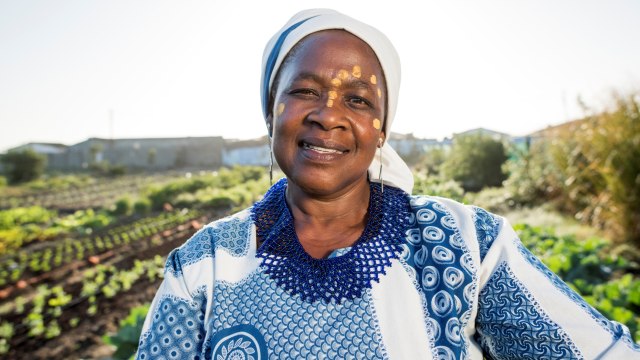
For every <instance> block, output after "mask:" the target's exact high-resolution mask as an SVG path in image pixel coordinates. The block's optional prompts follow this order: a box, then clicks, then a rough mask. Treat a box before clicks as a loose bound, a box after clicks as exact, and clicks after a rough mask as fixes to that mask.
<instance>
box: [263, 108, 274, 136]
mask: <svg viewBox="0 0 640 360" xmlns="http://www.w3.org/2000/svg"><path fill="white" fill-rule="evenodd" d="M265 122H266V123H267V134H269V138H272V137H273V115H272V114H269V115H268V116H267V118H266V119H265Z"/></svg>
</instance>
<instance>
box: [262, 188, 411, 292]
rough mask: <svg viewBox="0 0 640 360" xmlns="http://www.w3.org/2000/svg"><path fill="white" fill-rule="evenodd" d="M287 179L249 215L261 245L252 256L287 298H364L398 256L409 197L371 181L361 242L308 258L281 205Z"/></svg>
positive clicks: (407, 219) (288, 215)
mask: <svg viewBox="0 0 640 360" xmlns="http://www.w3.org/2000/svg"><path fill="white" fill-rule="evenodd" d="M286 189H287V180H286V179H282V180H280V181H278V182H277V183H276V184H275V185H273V186H272V187H271V188H270V189H269V191H268V192H267V193H266V194H265V196H264V199H262V200H261V201H259V202H257V203H256V204H255V205H254V206H253V208H252V211H251V216H252V220H253V221H254V223H255V225H256V229H257V236H258V237H259V238H260V239H262V245H261V246H260V247H259V249H258V250H257V253H256V256H257V257H259V258H261V259H262V264H261V266H262V268H263V270H264V272H265V273H266V274H267V275H268V276H269V277H270V278H271V279H272V280H274V281H275V282H276V284H278V286H280V287H281V288H283V289H284V290H285V291H287V292H289V293H290V294H291V295H299V296H300V297H301V298H302V300H303V301H307V302H311V303H313V302H315V301H317V300H323V301H325V302H326V303H341V302H342V301H343V300H345V299H347V300H353V299H355V298H359V297H361V296H362V294H363V292H364V291H365V289H370V288H371V286H372V282H373V281H376V282H378V281H379V279H380V275H383V274H385V273H386V272H385V269H386V268H387V267H389V266H390V265H391V260H393V259H397V258H398V257H399V255H400V253H401V252H402V243H403V239H404V237H405V232H406V229H407V228H408V226H409V218H410V207H409V199H408V195H407V194H406V193H404V192H403V191H402V190H400V189H397V188H394V187H391V186H385V188H384V193H383V192H382V190H381V187H380V184H378V183H370V198H369V209H368V214H369V216H368V219H367V223H366V225H365V228H364V231H363V232H362V235H360V238H358V240H356V242H355V243H354V244H353V245H352V246H351V248H349V249H346V250H345V251H342V252H340V254H339V255H337V256H333V257H329V258H326V259H316V258H313V257H312V256H310V255H309V254H307V253H306V252H305V251H304V248H303V247H302V245H301V244H300V241H299V239H298V236H297V235H296V232H295V229H294V222H293V216H292V215H291V211H290V210H289V207H288V206H287V203H286V201H285V191H286Z"/></svg>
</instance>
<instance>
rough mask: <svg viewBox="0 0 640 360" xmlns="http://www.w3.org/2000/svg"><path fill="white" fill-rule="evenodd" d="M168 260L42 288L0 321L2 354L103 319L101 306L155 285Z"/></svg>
mask: <svg viewBox="0 0 640 360" xmlns="http://www.w3.org/2000/svg"><path fill="white" fill-rule="evenodd" d="M163 268H164V259H163V258H162V257H161V256H159V255H156V256H155V257H154V258H152V259H148V260H135V261H134V262H133V266H131V267H129V268H126V269H119V268H118V267H117V266H115V265H97V266H95V267H93V268H90V269H87V270H85V271H83V273H82V279H81V280H80V282H79V283H75V284H70V285H69V284H67V285H66V286H62V285H53V286H49V285H40V286H38V287H37V290H36V293H35V295H34V296H32V297H31V298H29V299H27V298H25V297H20V296H19V297H17V298H15V300H14V301H13V306H12V307H11V308H10V309H9V310H8V311H7V310H5V312H4V313H1V314H0V315H2V317H3V318H5V319H8V320H0V354H7V353H8V352H9V351H10V350H11V348H15V347H19V346H21V345H24V344H25V343H26V342H27V341H29V339H40V340H48V339H53V338H55V337H57V336H59V335H60V334H61V333H62V332H63V331H66V330H70V329H73V328H75V327H77V326H78V325H79V324H80V323H81V322H82V321H84V320H85V319H87V318H94V317H96V316H100V311H99V310H100V305H101V303H102V302H104V301H105V299H112V298H114V297H116V296H118V295H120V294H122V293H125V292H128V291H129V290H131V289H132V287H133V286H134V285H135V284H137V283H138V282H140V281H142V280H146V281H149V282H151V283H153V282H155V281H156V279H158V278H161V277H162V275H163Z"/></svg>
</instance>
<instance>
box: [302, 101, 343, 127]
mask: <svg viewBox="0 0 640 360" xmlns="http://www.w3.org/2000/svg"><path fill="white" fill-rule="evenodd" d="M307 121H309V122H311V124H312V125H316V126H318V127H320V128H322V129H323V130H326V131H329V130H333V129H342V130H346V129H347V128H348V127H349V124H350V122H349V117H348V115H347V113H346V112H345V109H344V106H343V105H342V104H340V101H338V99H335V100H334V99H331V98H328V99H327V100H325V102H324V103H322V104H319V105H318V108H317V109H315V111H313V112H311V113H310V114H309V116H308V117H307Z"/></svg>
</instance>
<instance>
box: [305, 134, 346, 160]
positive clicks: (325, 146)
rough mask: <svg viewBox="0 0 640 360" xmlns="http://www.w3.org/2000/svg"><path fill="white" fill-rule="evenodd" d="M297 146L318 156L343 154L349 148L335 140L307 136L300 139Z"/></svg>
mask: <svg viewBox="0 0 640 360" xmlns="http://www.w3.org/2000/svg"><path fill="white" fill-rule="evenodd" d="M299 146H300V147H301V148H302V149H303V150H304V151H305V153H309V154H316V155H319V156H328V157H331V156H337V155H343V154H346V153H348V152H349V149H348V148H347V147H346V146H344V145H342V144H340V143H337V142H335V141H332V140H325V139H318V138H307V139H303V140H302V141H300V143H299Z"/></svg>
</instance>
